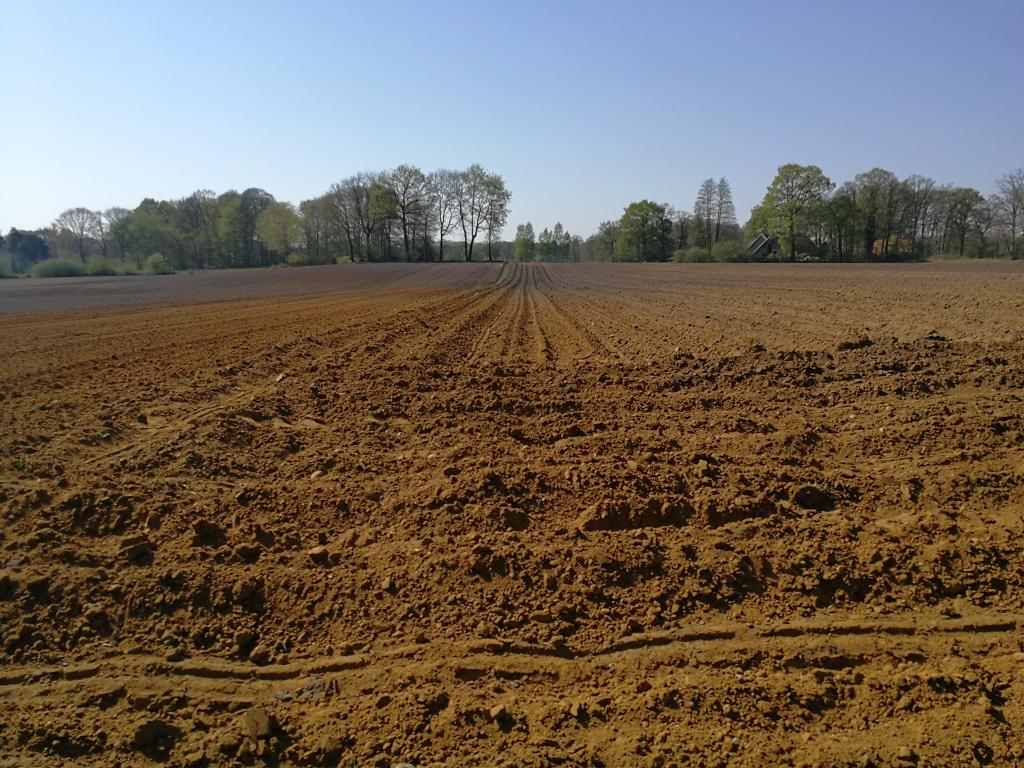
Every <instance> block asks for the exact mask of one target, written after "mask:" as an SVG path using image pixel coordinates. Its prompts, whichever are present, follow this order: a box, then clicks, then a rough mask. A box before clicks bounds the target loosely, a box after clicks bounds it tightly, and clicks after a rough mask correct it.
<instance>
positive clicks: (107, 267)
mask: <svg viewBox="0 0 1024 768" xmlns="http://www.w3.org/2000/svg"><path fill="white" fill-rule="evenodd" d="M85 274H87V275H94V276H96V277H99V276H102V275H116V274H117V272H115V271H114V265H113V264H111V263H110V262H109V261H107V260H106V259H98V258H95V257H94V258H91V259H89V260H88V261H87V262H85Z"/></svg>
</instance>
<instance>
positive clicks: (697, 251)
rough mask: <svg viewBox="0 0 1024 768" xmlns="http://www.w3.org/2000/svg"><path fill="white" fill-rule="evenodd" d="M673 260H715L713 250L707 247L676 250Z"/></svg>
mask: <svg viewBox="0 0 1024 768" xmlns="http://www.w3.org/2000/svg"><path fill="white" fill-rule="evenodd" d="M672 260H673V261H685V262H691V263H692V262H707V261H714V259H713V258H712V256H711V251H710V250H708V249H707V248H696V247H694V248H687V249H686V250H685V251H676V252H675V253H673V254H672Z"/></svg>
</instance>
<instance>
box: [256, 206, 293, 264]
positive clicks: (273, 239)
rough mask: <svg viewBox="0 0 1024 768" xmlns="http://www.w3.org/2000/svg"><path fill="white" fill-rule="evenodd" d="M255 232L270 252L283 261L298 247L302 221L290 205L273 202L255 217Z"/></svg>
mask: <svg viewBox="0 0 1024 768" xmlns="http://www.w3.org/2000/svg"><path fill="white" fill-rule="evenodd" d="M256 231H257V233H258V234H259V236H260V240H262V241H263V243H264V244H265V245H266V247H267V248H268V249H269V250H270V252H271V253H273V254H275V255H276V256H277V257H279V258H281V259H284V258H287V256H288V254H290V253H291V252H292V251H294V250H297V249H298V248H299V246H300V240H301V238H302V219H300V218H299V215H298V213H297V212H296V211H295V208H294V206H292V205H291V204H290V203H279V202H277V201H274V202H273V203H271V204H270V205H268V206H267V207H266V208H264V209H263V210H262V211H261V212H260V215H259V216H257V217H256Z"/></svg>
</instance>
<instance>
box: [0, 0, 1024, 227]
mask: <svg viewBox="0 0 1024 768" xmlns="http://www.w3.org/2000/svg"><path fill="white" fill-rule="evenodd" d="M0 30H2V36H0V95H2V99H3V101H2V104H3V114H2V117H0V230H2V231H3V232H6V231H7V229H8V228H9V227H11V226H18V227H23V228H34V227H39V226H44V225H46V224H48V223H49V222H51V221H52V220H53V218H54V217H55V216H56V215H57V214H58V213H60V211H61V210H63V209H64V208H68V207H72V206H78V205H83V206H86V207H89V208H94V209H98V208H106V207H109V206H112V205H123V206H125V207H134V206H135V205H136V204H138V202H139V201H140V200H141V199H142V198H143V197H157V198H176V197H182V196H185V195H187V194H189V193H190V192H191V191H193V190H194V189H199V188H207V189H213V190H215V191H217V192H221V191H224V190H226V189H230V188H235V189H239V190H241V189H244V188H246V187H249V186H258V187H262V188H264V189H266V190H268V191H269V192H271V193H272V194H274V195H275V196H276V197H277V198H278V199H280V200H288V201H292V202H299V201H301V200H303V199H306V198H309V197H314V196H316V195H319V194H321V193H322V192H324V191H326V190H327V188H328V187H329V186H330V184H331V183H332V182H335V181H338V180H340V179H342V178H343V177H345V176H347V175H350V174H352V173H355V172H356V171H360V170H384V169H387V168H391V167H394V166H395V165H397V164H399V163H402V162H409V163H413V164H415V165H418V166H420V167H421V168H423V169H424V170H431V169H433V168H436V167H440V166H445V167H458V168H461V167H465V166H467V165H469V164H470V163H473V162H479V163H482V164H483V165H484V166H485V167H487V168H488V169H490V170H493V171H496V172H499V173H501V174H503V175H504V177H505V179H506V181H507V183H508V185H509V187H510V189H511V190H512V212H511V215H510V217H509V229H508V231H507V233H506V236H508V235H509V234H510V233H511V232H513V231H514V228H515V225H516V224H519V223H522V222H524V221H527V220H530V221H532V222H533V224H534V226H535V228H536V229H537V230H538V231H539V230H540V229H542V228H543V227H544V226H550V225H552V224H554V222H555V221H557V220H560V221H561V222H562V223H563V224H565V225H566V226H567V227H568V228H569V229H570V231H572V232H574V233H579V234H582V235H584V236H585V235H587V234H590V233H591V232H592V231H593V230H594V229H595V228H596V226H597V224H598V222H600V221H603V220H605V219H611V218H616V217H618V216H619V215H620V214H621V212H622V208H623V207H624V206H625V205H626V204H627V203H628V202H630V201H631V200H638V199H641V198H645V197H646V198H650V199H654V200H657V201H660V202H669V203H672V204H673V205H676V206H677V207H680V208H684V209H687V210H689V209H691V208H692V206H693V200H694V197H695V195H696V192H697V187H698V185H699V184H700V182H701V180H702V179H704V178H707V177H709V176H713V177H716V178H717V177H719V176H725V177H727V178H728V179H729V180H730V182H731V183H732V186H733V191H734V196H735V200H736V209H737V215H738V218H739V219H740V222H741V223H742V222H743V221H744V220H745V219H746V217H747V215H748V214H749V211H750V207H751V206H752V205H753V204H755V203H756V202H757V201H758V200H759V199H760V198H761V196H762V194H763V192H764V188H765V187H766V186H767V185H768V184H769V183H770V181H771V179H772V177H773V175H774V173H775V169H776V167H777V166H779V165H780V164H782V163H786V162H799V163H814V164H817V165H820V166H821V167H822V168H823V170H824V171H825V173H827V174H828V175H829V176H831V177H832V179H833V180H834V181H837V182H842V181H845V180H847V179H850V178H852V177H853V175H854V174H856V173H858V172H860V171H864V170H868V169H870V168H872V167H874V166H882V167H884V168H888V169H889V170H892V171H894V172H895V173H896V174H897V175H899V176H901V177H903V176H906V175H909V174H911V173H922V174H925V175H928V176H931V177H933V178H935V179H936V180H937V181H939V182H943V183H944V182H951V183H955V184H963V185H969V186H974V187H977V188H978V189H979V190H981V191H982V192H983V193H986V194H987V193H989V192H991V191H993V189H994V182H995V179H996V178H997V177H999V176H1000V175H1002V174H1003V173H1005V172H1007V171H1009V170H1011V169H1013V168H1017V167H1021V166H1024V0H885V1H877V2H876V1H875V0H856V1H855V0H849V1H847V0H807V1H806V2H804V1H802V0H801V1H799V2H798V1H796V0H792V1H790V0H775V1H774V2H764V1H761V0H750V1H749V2H746V1H744V2H741V1H738V0H737V1H736V2H727V1H722V2H707V1H706V0H705V1H703V2H683V0H678V1H677V2H669V1H666V2H641V1H639V0H629V1H627V0H621V1H620V2H614V3H612V2H597V1H594V2H582V1H581V2H568V1H566V2H558V1H557V0H548V1H547V2H524V1H522V0H515V1H514V2H499V1H498V0H493V1H492V0H467V1H466V2H445V1H444V0H432V1H431V2H426V1H422V2H400V1H398V0H388V2H386V3H384V2H373V1H372V0H370V1H366V0H364V1H363V2H358V3H357V2H341V1H340V0H338V1H336V2H281V1H280V0H275V1H274V2H260V1H258V0H247V2H229V1H228V0H223V1H221V0H217V1H216V2H214V1H213V0H202V1H201V2H192V1H190V0H176V1H175V2H162V1H160V2H158V1H157V0H145V1H144V2H139V1H138V0H133V1H132V2H106V1H104V0H89V1H86V0H83V1H82V2H71V1H70V0H68V1H67V2H47V1H46V0H0Z"/></svg>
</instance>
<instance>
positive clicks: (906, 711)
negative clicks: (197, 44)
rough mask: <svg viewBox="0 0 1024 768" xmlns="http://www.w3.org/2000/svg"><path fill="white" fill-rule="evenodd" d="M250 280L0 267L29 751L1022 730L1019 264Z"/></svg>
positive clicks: (839, 757) (9, 689)
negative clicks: (55, 277) (126, 279)
mask: <svg viewBox="0 0 1024 768" xmlns="http://www.w3.org/2000/svg"><path fill="white" fill-rule="evenodd" d="M204 278H210V280H209V281H207V282H204ZM238 279H239V281H242V282H237V283H232V282H231V280H229V279H228V278H225V277H223V276H215V275H210V276H204V275H194V276H173V277H165V278H140V279H138V280H137V281H136V282H135V283H114V282H110V281H105V282H100V283H90V282H89V281H78V282H65V283H56V282H53V283H49V282H46V281H13V282H8V283H7V284H5V285H4V286H3V287H2V293H0V311H6V312H8V313H12V314H5V315H2V316H0V514H2V517H0V766H14V765H19V766H21V765H24V766H35V765H42V766H50V765H53V766H56V765H68V764H75V765H87V766H107V765H123V766H145V765H153V764H157V763H165V764H167V765H174V766H201V765H235V764H246V765H253V764H255V765H331V766H333V765H342V766H345V767H346V768H351V767H352V766H359V767H360V768H361V767H362V766H394V765H398V764H400V763H408V764H412V765H415V766H427V765H445V766H460V767H461V766H549V765H566V766H577V765H579V766H609V767H611V766H652V767H653V766H691V765H692V766H698V765H704V766H777V765H778V766H783V765H786V766H789V765H800V766H811V765H814V766H914V765H917V766H977V765H990V764H991V765H1018V764H1022V763H1024V591H1022V590H1024V553H1022V546H1021V542H1022V541H1024V523H1022V512H1024V422H1022V418H1024V404H1022V402H1021V397H1022V394H1024V265H1018V264H1001V265H1000V264H997V265H984V266H980V265H979V266H976V265H914V266H826V265H789V266H782V265H765V266H739V265H736V266H729V265H708V266H702V265H693V266H683V265H636V266H625V265H526V266H524V265H501V264H469V265H463V264H452V265H415V266H400V265H396V266H388V267H383V266H372V265H368V266H353V267H338V268H323V269H308V270H280V271H276V272H271V271H268V272H259V273H255V272H254V273H248V274H246V275H244V276H241V275H240V276H239V277H238ZM129 285H135V286H137V287H136V288H135V289H133V290H132V291H130V292H127V291H126V290H125V289H123V288H119V287H117V286H129ZM104 286H106V287H104ZM111 286H114V287H113V288H111ZM240 286H241V287H240ZM40 309H45V310H46V311H36V310H40Z"/></svg>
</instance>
